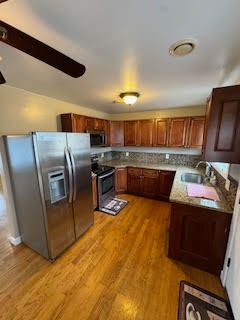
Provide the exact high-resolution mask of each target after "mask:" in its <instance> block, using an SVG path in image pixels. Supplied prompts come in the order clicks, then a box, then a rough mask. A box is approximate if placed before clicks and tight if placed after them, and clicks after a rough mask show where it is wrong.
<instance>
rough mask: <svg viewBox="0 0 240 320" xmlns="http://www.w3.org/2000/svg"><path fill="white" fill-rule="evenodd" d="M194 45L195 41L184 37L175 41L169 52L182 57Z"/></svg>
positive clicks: (188, 52) (192, 48)
mask: <svg viewBox="0 0 240 320" xmlns="http://www.w3.org/2000/svg"><path fill="white" fill-rule="evenodd" d="M195 47H196V41H195V40H192V39H185V40H181V41H178V42H175V43H174V44H172V45H171V47H170V49H169V53H170V54H171V55H172V56H174V57H183V56H186V55H187V54H190V53H191V52H192V51H193V50H194V49H195Z"/></svg>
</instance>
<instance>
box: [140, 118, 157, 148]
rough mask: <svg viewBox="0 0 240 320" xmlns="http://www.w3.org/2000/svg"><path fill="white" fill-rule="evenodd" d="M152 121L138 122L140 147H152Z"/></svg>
mask: <svg viewBox="0 0 240 320" xmlns="http://www.w3.org/2000/svg"><path fill="white" fill-rule="evenodd" d="M153 123H154V122H153V120H140V121H139V134H140V145H141V146H146V147H148V146H152V145H153Z"/></svg>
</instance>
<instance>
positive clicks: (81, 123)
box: [74, 114, 86, 133]
mask: <svg viewBox="0 0 240 320" xmlns="http://www.w3.org/2000/svg"><path fill="white" fill-rule="evenodd" d="M74 119H75V128H76V131H75V132H81V133H82V132H85V131H86V126H85V117H84V116H80V115H78V114H76V115H74Z"/></svg>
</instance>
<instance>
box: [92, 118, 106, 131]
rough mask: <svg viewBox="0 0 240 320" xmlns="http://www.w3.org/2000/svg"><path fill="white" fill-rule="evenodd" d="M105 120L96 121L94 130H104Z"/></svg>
mask: <svg viewBox="0 0 240 320" xmlns="http://www.w3.org/2000/svg"><path fill="white" fill-rule="evenodd" d="M104 124H105V123H104V120H103V119H98V118H95V119H94V129H95V130H104Z"/></svg>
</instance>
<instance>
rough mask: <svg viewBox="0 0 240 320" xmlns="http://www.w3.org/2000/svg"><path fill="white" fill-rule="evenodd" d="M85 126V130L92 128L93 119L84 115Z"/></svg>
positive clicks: (93, 124) (93, 125) (93, 126)
mask: <svg viewBox="0 0 240 320" xmlns="http://www.w3.org/2000/svg"><path fill="white" fill-rule="evenodd" d="M85 127H86V130H94V129H95V119H94V118H90V117H85Z"/></svg>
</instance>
